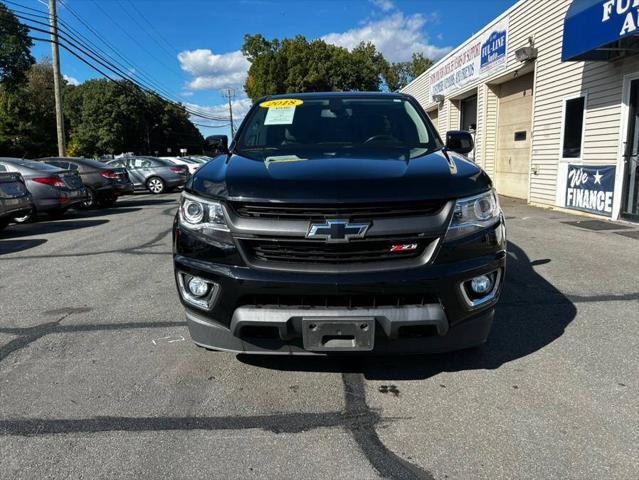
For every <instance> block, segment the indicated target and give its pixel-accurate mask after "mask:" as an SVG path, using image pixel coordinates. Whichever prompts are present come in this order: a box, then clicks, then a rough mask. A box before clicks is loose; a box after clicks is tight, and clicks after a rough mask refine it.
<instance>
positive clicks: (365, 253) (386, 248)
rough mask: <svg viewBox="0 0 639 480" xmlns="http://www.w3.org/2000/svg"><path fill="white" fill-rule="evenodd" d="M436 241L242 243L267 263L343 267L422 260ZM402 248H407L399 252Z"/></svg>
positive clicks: (258, 240)
mask: <svg viewBox="0 0 639 480" xmlns="http://www.w3.org/2000/svg"><path fill="white" fill-rule="evenodd" d="M432 240H433V239H424V238H420V239H417V240H415V239H413V240H411V239H405V238H404V239H401V240H371V241H367V240H362V241H352V242H349V243H325V242H322V241H311V240H307V239H304V240H297V241H296V240H273V239H256V240H243V241H242V243H243V246H244V247H245V249H246V250H247V252H248V254H249V255H250V256H252V257H253V258H255V259H257V260H261V261H265V262H289V263H315V264H337V265H339V264H343V263H360V262H379V261H387V260H397V259H402V258H414V257H418V256H420V255H421V254H422V253H423V252H424V249H425V248H426V246H427V245H428V244H430V242H431V241H432ZM398 246H403V247H404V248H398Z"/></svg>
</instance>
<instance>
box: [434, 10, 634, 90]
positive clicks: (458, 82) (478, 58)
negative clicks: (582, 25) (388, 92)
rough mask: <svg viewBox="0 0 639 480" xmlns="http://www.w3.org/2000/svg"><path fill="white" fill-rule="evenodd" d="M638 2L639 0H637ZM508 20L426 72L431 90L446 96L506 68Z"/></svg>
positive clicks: (475, 38)
mask: <svg viewBox="0 0 639 480" xmlns="http://www.w3.org/2000/svg"><path fill="white" fill-rule="evenodd" d="M638 1H639V0H638ZM507 47H508V19H505V20H502V21H500V22H498V23H496V24H494V25H492V26H491V27H490V28H489V29H488V30H486V31H485V32H483V33H482V34H480V35H478V36H476V37H473V39H472V40H471V41H470V42H468V44H466V45H465V46H464V47H462V48H461V49H459V50H457V51H455V52H454V53H453V54H452V55H450V56H449V57H447V58H446V59H445V60H444V61H443V62H442V63H441V65H438V66H437V67H436V68H434V69H433V71H432V72H431V73H430V75H429V79H430V93H431V98H432V96H433V95H446V94H448V93H451V92H454V91H456V90H459V89H461V88H463V87H464V86H466V85H468V84H470V83H472V82H473V81H475V80H479V79H481V78H484V77H487V76H489V75H492V74H494V73H496V72H498V71H500V70H503V69H504V68H505V67H506V58H507V53H508V50H507Z"/></svg>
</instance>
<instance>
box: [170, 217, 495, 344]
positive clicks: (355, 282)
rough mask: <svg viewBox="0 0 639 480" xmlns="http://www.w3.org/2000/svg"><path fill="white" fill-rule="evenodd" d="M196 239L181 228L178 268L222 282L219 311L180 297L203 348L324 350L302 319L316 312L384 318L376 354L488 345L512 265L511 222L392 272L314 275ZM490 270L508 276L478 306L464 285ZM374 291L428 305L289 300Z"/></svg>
mask: <svg viewBox="0 0 639 480" xmlns="http://www.w3.org/2000/svg"><path fill="white" fill-rule="evenodd" d="M177 228H179V227H177ZM187 237H188V232H179V233H178V234H177V235H176V236H175V245H174V248H175V255H174V263H175V269H176V272H177V274H178V275H182V274H186V275H193V276H198V277H201V278H203V279H205V280H207V281H209V282H211V283H214V284H216V285H217V286H218V291H217V292H216V298H215V302H214V303H213V305H212V307H211V308H210V309H206V308H205V309H200V308H195V307H193V306H192V305H191V304H189V303H188V302H186V301H185V300H184V298H183V296H182V295H180V299H181V301H182V303H183V305H184V306H185V308H186V315H187V323H188V326H189V330H190V333H191V336H192V338H193V341H194V342H195V343H196V344H198V345H200V346H203V347H207V348H211V349H219V350H228V351H233V352H245V353H279V354H318V353H317V352H310V351H307V350H305V349H304V343H303V335H302V327H301V322H302V320H304V319H309V318H324V319H325V318H337V319H338V320H346V321H349V320H353V319H357V318H367V319H374V321H375V324H376V328H375V338H374V348H373V349H372V353H393V354H395V353H397V354H399V353H434V352H444V351H449V350H457V349H462V348H468V347H471V346H475V345H479V344H482V343H484V342H485V341H486V338H487V336H488V332H489V331H490V327H491V324H492V319H493V311H494V306H495V304H496V303H497V301H498V299H499V294H500V291H501V285H502V283H503V278H504V273H505V264H506V251H505V244H506V240H505V227H504V225H503V222H502V223H500V224H498V225H495V226H494V227H492V228H490V229H487V230H486V231H483V232H480V233H478V234H476V235H474V236H471V237H468V238H465V239H462V240H458V241H455V242H451V243H444V244H442V245H441V246H440V247H439V249H438V251H437V252H436V254H435V255H434V257H433V259H432V260H431V262H429V263H428V264H426V265H421V266H417V267H414V268H407V269H401V270H388V271H383V272H376V271H373V272H371V271H367V272H361V271H353V272H348V271H345V272H342V273H317V272H313V273H309V272H299V271H293V272H292V271H280V270H265V269H256V268H250V267H246V266H237V265H233V264H230V265H228V264H224V263H223V262H224V255H223V254H222V253H219V252H218V253H217V255H218V256H217V258H216V257H214V256H213V255H212V253H211V251H207V249H206V248H204V247H202V249H201V250H198V249H196V248H193V246H194V244H193V238H187ZM187 245H188V248H187V247H186V246H187ZM235 254H236V252H233V251H232V250H231V251H229V253H228V257H227V258H230V259H233V260H232V261H234V262H235V260H238V259H237V258H236V257H234V256H233V255H235ZM238 263H239V262H238ZM482 274H495V276H496V277H498V278H499V280H500V281H499V282H498V283H497V285H496V287H495V289H494V291H492V292H491V298H490V299H489V300H488V301H486V302H483V303H479V304H476V305H470V304H469V302H468V299H467V298H465V295H464V291H463V290H462V288H461V285H462V284H463V283H464V282H466V281H468V280H470V279H471V278H473V277H476V276H478V275H482ZM178 283H179V282H178ZM178 290H179V288H178ZM365 296H380V297H381V296H383V297H384V298H388V297H397V298H406V297H411V298H413V297H417V296H421V299H422V300H421V302H422V303H421V304H420V305H415V304H411V303H410V302H408V303H403V304H401V305H400V304H399V303H398V305H397V306H394V305H388V304H385V305H383V306H377V307H376V308H370V307H362V306H361V305H359V306H353V307H350V306H349V307H344V306H339V307H336V306H330V305H326V306H318V305H317V304H316V303H312V302H311V303H306V306H303V307H294V306H291V304H290V302H289V303H287V302H286V301H284V300H283V299H284V298H288V299H290V298H295V299H297V298H300V299H301V302H302V304H304V299H309V298H314V299H316V298H318V297H326V298H328V299H331V298H338V297H339V298H351V297H352V298H361V297H365ZM264 298H268V299H271V300H269V301H268V302H265V301H264V300H263V299H264ZM253 299H256V300H253ZM329 301H330V300H329ZM244 327H247V328H246V329H244ZM251 327H268V329H270V332H272V333H275V335H271V338H264V337H263V336H262V337H258V336H252V335H250V334H247V333H246V332H251V331H255V329H252V328H251ZM402 327H415V328H408V329H404V328H402ZM340 353H341V352H340Z"/></svg>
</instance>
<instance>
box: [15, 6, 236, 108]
mask: <svg viewBox="0 0 639 480" xmlns="http://www.w3.org/2000/svg"><path fill="white" fill-rule="evenodd" d="M29 15H30V16H36V15H33V14H29ZM16 16H17V17H18V18H20V19H23V20H26V21H28V22H31V23H35V24H40V25H43V26H48V23H44V22H40V21H38V20H33V19H31V18H26V17H24V16H22V15H19V14H16ZM27 26H28V27H29V28H31V29H32V30H35V31H39V32H42V33H48V30H44V29H40V28H37V27H34V26H33V25H29V24H27ZM60 39H62V41H63V42H60V43H61V44H62V43H64V42H67V43H68V44H69V45H70V46H71V48H75V49H76V50H79V51H80V52H81V53H83V54H84V55H86V56H88V57H90V58H91V59H92V60H93V61H95V62H97V63H99V64H100V65H101V66H102V67H104V68H106V69H107V70H109V71H110V72H112V73H114V74H115V75H118V76H119V77H121V78H122V79H124V80H128V81H129V82H131V83H133V84H135V85H136V86H137V87H138V88H142V89H143V90H144V91H146V92H147V93H149V94H152V95H155V96H156V97H158V98H160V99H161V100H163V101H166V102H169V103H172V104H175V102H174V101H172V100H171V99H167V98H164V97H162V96H161V95H158V94H157V93H156V92H154V91H152V89H150V88H149V87H148V86H147V85H144V84H142V83H140V82H139V81H137V80H136V79H135V78H133V77H132V76H131V75H130V74H128V73H127V72H123V71H122V70H121V69H119V68H118V67H116V66H114V65H113V64H112V63H110V62H109V61H108V60H106V59H104V58H103V57H100V55H99V54H96V53H95V52H94V51H92V50H91V49H90V48H87V47H86V45H84V44H82V42H81V41H79V40H78V39H77V38H76V37H74V36H73V35H70V34H69V33H68V32H59V35H58V41H60ZM74 40H75V41H74ZM78 43H79V44H78ZM83 47H84V48H83ZM65 50H67V51H69V48H65ZM75 56H76V57H77V55H75ZM85 63H87V62H85ZM90 66H92V65H90ZM94 69H95V68H94ZM100 73H101V74H104V72H101V71H100ZM105 76H106V77H107V78H109V79H110V80H114V79H113V78H111V77H110V76H108V75H105ZM179 106H180V107H181V108H184V110H185V111H186V112H187V113H189V114H191V115H193V116H196V117H201V118H203V119H206V120H211V121H228V118H225V117H216V116H213V115H210V114H206V113H202V111H199V110H196V109H192V108H189V107H187V106H185V105H181V104H180V105H179Z"/></svg>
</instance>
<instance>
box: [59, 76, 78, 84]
mask: <svg viewBox="0 0 639 480" xmlns="http://www.w3.org/2000/svg"><path fill="white" fill-rule="evenodd" d="M62 78H64V79H65V80H66V81H67V83H68V84H69V85H76V86H78V85H80V80H78V79H77V78H74V77H71V76H69V75H62Z"/></svg>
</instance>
